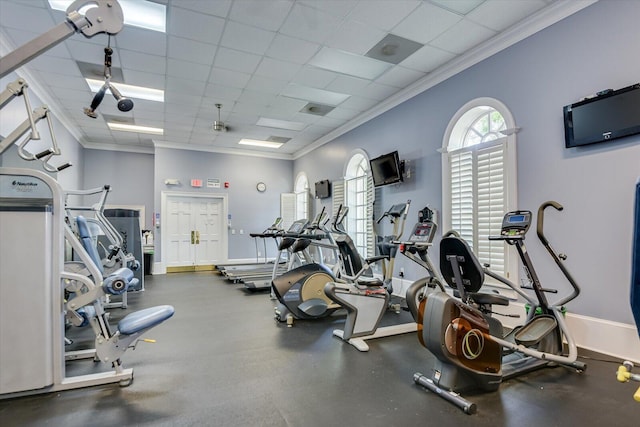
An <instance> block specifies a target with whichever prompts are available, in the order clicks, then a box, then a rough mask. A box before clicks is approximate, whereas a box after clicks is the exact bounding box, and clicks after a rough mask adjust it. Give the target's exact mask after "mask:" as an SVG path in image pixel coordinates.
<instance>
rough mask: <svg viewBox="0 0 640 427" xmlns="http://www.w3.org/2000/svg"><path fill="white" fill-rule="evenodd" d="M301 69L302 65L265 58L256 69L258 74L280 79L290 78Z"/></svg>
mask: <svg viewBox="0 0 640 427" xmlns="http://www.w3.org/2000/svg"><path fill="white" fill-rule="evenodd" d="M299 70H300V65H298V64H293V63H291V62H285V61H280V60H279V59H272V58H264V59H263V60H262V62H261V63H260V65H259V66H258V68H257V69H256V71H255V74H256V75H259V76H263V77H270V78H273V79H279V80H290V79H292V78H293V76H295V75H296V74H297V73H298V71H299Z"/></svg>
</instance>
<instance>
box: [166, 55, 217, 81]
mask: <svg viewBox="0 0 640 427" xmlns="http://www.w3.org/2000/svg"><path fill="white" fill-rule="evenodd" d="M210 72H211V67H209V66H208V65H203V64H196V63H193V62H187V61H179V60H176V59H171V58H169V59H168V60H167V75H168V76H173V77H180V78H183V79H186V80H198V81H201V82H206V81H207V80H208V79H209V73H210Z"/></svg>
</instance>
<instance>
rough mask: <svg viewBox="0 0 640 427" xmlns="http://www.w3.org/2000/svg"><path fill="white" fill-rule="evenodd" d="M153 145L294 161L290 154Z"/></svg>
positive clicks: (162, 144) (161, 142) (178, 145)
mask: <svg viewBox="0 0 640 427" xmlns="http://www.w3.org/2000/svg"><path fill="white" fill-rule="evenodd" d="M153 145H154V146H155V147H156V148H169V149H172V150H188V151H200V152H206V153H218V154H231V155H237V156H249V157H262V158H266V159H276V160H294V159H293V155H291V154H276V153H265V152H255V151H248V150H240V149H235V148H224V147H207V146H197V145H189V144H177V143H169V142H165V141H156V140H153Z"/></svg>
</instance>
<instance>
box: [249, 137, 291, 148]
mask: <svg viewBox="0 0 640 427" xmlns="http://www.w3.org/2000/svg"><path fill="white" fill-rule="evenodd" d="M238 144H240V145H251V146H254V147H265V148H280V147H282V143H281V142H272V141H262V140H259V139H241V140H240V141H239V142H238Z"/></svg>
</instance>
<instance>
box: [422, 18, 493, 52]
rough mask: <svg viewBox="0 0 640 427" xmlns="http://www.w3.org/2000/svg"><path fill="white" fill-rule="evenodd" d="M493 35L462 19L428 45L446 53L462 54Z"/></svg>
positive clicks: (483, 28)
mask: <svg viewBox="0 0 640 427" xmlns="http://www.w3.org/2000/svg"><path fill="white" fill-rule="evenodd" d="M494 35H496V32H495V31H492V30H490V29H488V28H486V27H483V26H481V25H478V24H476V23H475V22H471V21H469V20H467V19H464V20H462V21H460V22H458V23H457V24H456V25H454V26H453V27H451V28H450V29H449V30H447V31H445V32H444V33H443V34H441V35H440V36H438V37H437V38H436V39H434V40H433V41H432V42H431V43H430V44H431V45H432V46H435V47H437V48H440V49H443V50H446V51H448V52H453V53H457V54H462V53H464V52H465V51H466V50H468V49H471V48H472V47H474V46H476V45H478V44H480V43H482V42H483V41H485V40H487V39H489V38H491V37H493V36H494Z"/></svg>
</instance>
